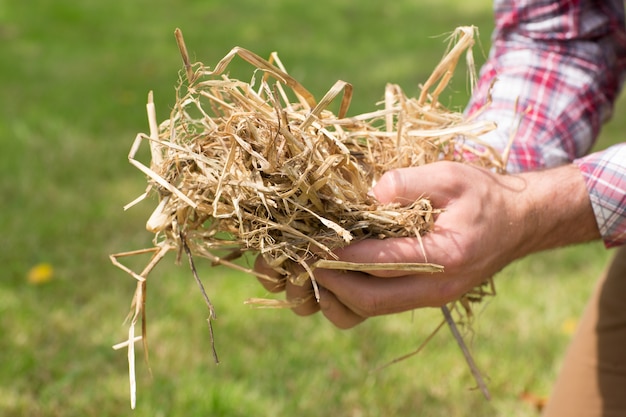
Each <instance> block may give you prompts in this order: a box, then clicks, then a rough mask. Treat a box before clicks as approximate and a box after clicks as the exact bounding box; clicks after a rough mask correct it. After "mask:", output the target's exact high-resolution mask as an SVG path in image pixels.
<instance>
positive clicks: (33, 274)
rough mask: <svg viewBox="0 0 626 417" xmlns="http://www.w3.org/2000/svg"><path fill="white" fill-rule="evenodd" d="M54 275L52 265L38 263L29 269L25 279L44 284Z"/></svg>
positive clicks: (31, 282)
mask: <svg viewBox="0 0 626 417" xmlns="http://www.w3.org/2000/svg"><path fill="white" fill-rule="evenodd" d="M53 275H54V269H53V268H52V265H50V264H48V263H40V264H37V265H35V266H33V267H32V268H31V269H30V270H29V271H28V275H27V276H26V279H27V280H28V282H29V283H30V284H33V285H39V284H45V283H46V282H50V280H52V276H53Z"/></svg>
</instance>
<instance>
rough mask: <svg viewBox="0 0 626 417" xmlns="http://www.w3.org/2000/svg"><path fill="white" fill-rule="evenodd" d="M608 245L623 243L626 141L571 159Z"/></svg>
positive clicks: (625, 230)
mask: <svg viewBox="0 0 626 417" xmlns="http://www.w3.org/2000/svg"><path fill="white" fill-rule="evenodd" d="M574 164H576V165H577V166H578V168H579V169H580V172H581V173H582V175H583V177H584V179H585V183H586V185H587V190H588V192H589V199H590V200H591V206H592V207H593V212H594V214H595V216H596V222H597V224H598V229H599V230H600V235H601V236H602V239H603V241H604V244H605V246H606V247H607V248H610V247H614V246H619V245H623V244H624V243H626V143H622V144H619V145H615V146H612V147H610V148H608V149H606V150H604V151H600V152H596V153H592V154H590V155H587V156H585V157H582V158H578V159H575V160H574Z"/></svg>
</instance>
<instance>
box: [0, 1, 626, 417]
mask: <svg viewBox="0 0 626 417" xmlns="http://www.w3.org/2000/svg"><path fill="white" fill-rule="evenodd" d="M379 3H380V4H379ZM379 3H377V2H351V1H348V0H341V1H329V0H323V1H317V2H306V3H305V2H300V1H295V0H281V1H278V0H267V1H263V2H259V1H252V0H240V1H232V2H225V1H222V2H218V1H217V0H210V1H188V2H186V3H185V4H184V5H181V4H179V3H176V2H170V1H164V2H149V1H145V0H138V1H119V0H118V1H109V2H102V1H96V0H85V1H81V2H71V1H69V0H58V1H55V2H51V1H45V0H32V1H29V2H23V1H18V0H5V1H4V2H2V3H0V45H2V46H1V47H0V51H1V52H2V59H1V60H0V80H1V81H0V83H1V86H0V108H2V113H1V115H0V177H1V178H2V180H1V181H0V195H1V196H2V202H1V203H0V210H1V211H0V213H1V214H0V231H1V232H2V239H1V240H0V245H1V249H2V250H0V264H1V265H2V269H1V275H0V415H2V416H7V417H12V416H24V415H28V416H34V417H37V416H81V417H82V416H119V415H135V416H138V417H139V416H166V415H167V416H170V415H181V416H296V415H297V416H319V415H339V416H390V415H395V416H404V415H406V416H409V415H410V416H414V415H421V416H467V415H482V416H492V415H493V416H533V415H537V413H536V412H535V410H534V409H533V408H532V406H530V405H528V404H526V403H524V402H522V401H520V399H519V396H520V394H521V393H522V392H524V391H525V390H528V391H530V392H532V393H534V394H536V395H539V396H547V395H549V392H550V388H551V383H552V381H553V379H554V376H555V374H556V372H557V370H558V366H559V361H560V358H561V355H562V352H563V349H564V348H565V346H566V345H567V341H568V338H569V334H567V333H564V331H563V330H562V327H563V325H564V323H567V322H568V321H570V320H572V319H575V318H576V317H577V316H578V315H579V314H580V311H581V309H582V306H583V305H584V303H585V299H586V297H587V295H588V293H589V291H590V289H591V287H592V286H593V281H594V278H595V276H596V275H597V274H598V272H599V271H600V269H601V268H602V265H603V263H604V261H605V260H606V258H607V256H608V253H607V252H606V251H605V250H604V249H603V248H602V247H601V245H599V244H593V245H586V246H581V247H577V248H568V249H565V250H560V251H554V252H550V253H546V254H541V255H536V256H533V257H531V258H528V259H526V260H523V261H521V262H517V263H515V264H514V265H511V266H510V267H509V268H507V269H506V270H505V271H503V272H502V273H501V274H500V276H499V277H498V282H497V283H498V291H499V294H498V296H497V297H495V298H493V299H492V300H491V301H490V302H489V303H488V304H486V306H485V308H484V309H482V310H481V313H480V315H479V317H478V318H477V320H476V322H475V323H474V327H473V331H474V332H473V336H472V333H468V338H469V339H471V340H472V346H473V351H474V355H475V358H476V360H477V362H478V363H479V365H480V366H481V367H482V369H483V370H484V372H485V374H486V375H487V376H488V378H489V385H490V388H491V391H492V394H493V397H494V400H493V401H492V402H491V403H487V402H485V401H484V400H483V399H482V397H481V395H480V394H479V393H478V392H476V391H473V390H471V388H472V387H473V386H474V383H473V381H472V379H471V377H470V374H469V372H468V370H467V368H466V365H465V362H464V360H463V358H462V355H461V353H460V351H459V350H458V348H457V346H456V345H455V342H454V341H453V339H452V338H451V336H450V335H449V332H448V331H447V329H445V328H444V330H443V331H442V332H440V334H438V335H437V336H436V337H435V338H434V339H433V340H432V342H431V343H430V344H429V345H428V346H427V348H426V349H425V350H424V351H423V352H422V353H420V354H419V355H418V356H415V357H413V358H411V359H408V360H406V361H405V362H402V363H400V364H397V365H394V366H391V367H389V368H387V369H385V370H383V371H380V372H373V370H374V369H375V368H376V367H378V366H379V365H381V364H383V363H385V362H387V361H389V360H392V359H394V358H396V357H398V356H401V355H403V354H405V353H407V352H410V351H412V350H413V349H415V348H416V347H417V345H419V343H420V342H421V341H422V340H424V338H425V337H426V336H427V335H428V334H429V333H430V332H431V330H432V329H433V328H434V327H435V326H436V325H437V324H438V322H439V320H440V315H439V314H438V312H437V311H436V310H424V311H419V312H415V313H406V314H401V315H396V316H390V317H380V318H377V319H373V320H369V321H368V322H367V323H365V324H363V325H361V326H359V327H357V328H355V329H353V330H350V331H339V330H337V329H335V328H333V327H332V326H331V325H330V324H329V323H327V322H326V321H325V320H323V318H321V317H317V316H316V317H310V318H300V317H297V316H295V315H293V314H292V313H291V312H289V311H276V310H254V309H251V308H249V307H247V306H244V305H243V301H244V300H245V299H246V298H248V297H252V296H265V295H266V294H265V293H264V291H263V290H262V289H261V287H260V286H259V285H258V284H257V283H256V282H255V280H254V279H253V278H251V277H247V276H242V275H238V274H234V273H232V272H231V271H229V270H224V269H221V268H209V267H208V265H205V264H201V265H200V275H201V276H202V278H203V280H204V282H205V286H206V289H207V291H208V293H209V295H210V296H211V297H212V300H213V302H214V304H215V306H216V309H217V314H218V320H217V322H216V323H215V332H216V343H217V350H218V353H219V355H220V358H221V364H220V365H219V366H215V365H214V364H213V361H212V358H211V353H210V342H209V335H208V330H207V328H206V322H205V318H206V316H207V311H206V307H205V306H204V303H203V300H202V297H201V295H200V292H199V291H198V289H197V288H196V284H195V282H194V281H193V278H192V277H191V275H190V272H189V271H188V269H187V268H186V267H184V266H181V267H178V266H176V265H174V258H173V257H168V258H167V259H166V260H165V261H164V262H163V263H162V264H161V265H160V268H159V269H158V270H157V271H155V273H154V274H153V275H152V276H151V282H150V285H149V288H148V315H149V319H150V322H149V335H150V338H149V341H150V344H151V350H150V355H151V356H150V358H151V361H150V364H151V368H152V376H150V374H149V372H148V370H147V367H146V366H145V365H144V363H143V362H142V359H141V358H142V355H141V354H139V361H138V406H137V410H135V411H134V412H131V411H130V409H129V400H128V382H127V368H126V366H127V365H126V356H125V354H124V352H116V351H113V350H112V349H111V346H112V345H113V344H115V343H117V342H119V341H121V340H123V339H124V337H125V335H126V326H125V325H124V324H123V320H124V318H125V316H126V313H127V311H128V308H129V303H130V299H131V296H132V292H133V289H134V282H133V280H132V279H131V278H129V277H127V276H126V275H125V274H123V273H122V272H120V271H118V270H117V269H115V268H114V267H113V266H112V265H110V263H109V261H108V255H109V254H110V253H113V252H120V251H125V250H131V249H136V248H141V247H146V246H149V244H150V238H151V236H149V235H148V233H147V232H145V231H144V228H143V225H144V223H145V220H146V218H147V216H148V214H149V213H150V211H151V204H150V203H143V204H141V205H139V206H137V207H134V208H132V209H131V210H129V211H127V212H123V211H122V206H123V205H124V204H126V203H127V202H129V201H131V200H132V199H134V198H135V197H136V196H137V195H139V194H140V193H141V192H142V191H143V189H144V187H145V181H144V179H143V178H142V176H141V175H140V174H139V172H138V171H136V170H135V169H133V168H132V167H131V166H130V165H129V164H128V163H127V159H126V154H127V152H128V149H129V147H130V144H131V142H132V140H133V138H134V136H135V135H136V133H138V132H140V131H146V130H147V123H146V118H145V100H146V96H147V93H148V91H149V90H154V92H155V99H156V104H157V112H158V116H159V118H160V119H163V118H164V117H166V115H167V114H168V109H169V106H170V105H171V104H172V103H173V97H174V85H175V82H176V78H177V72H178V71H179V69H180V67H181V64H180V58H179V55H178V51H177V48H176V44H175V42H174V38H173V31H174V28H176V27H180V28H181V29H182V30H183V32H184V34H185V37H186V41H187V45H188V47H189V49H190V53H191V54H192V57H193V58H194V59H197V60H201V61H203V62H205V63H206V64H209V65H213V64H214V63H216V62H217V61H218V60H219V59H220V58H221V57H222V56H223V55H225V54H226V53H227V52H228V50H229V49H230V48H232V47H233V46H235V45H240V46H243V47H246V48H249V49H251V50H253V51H255V52H257V53H259V54H260V55H263V56H267V55H268V54H269V53H270V52H271V51H278V52H279V54H280V57H281V59H282V61H283V62H284V64H285V65H286V66H287V68H288V69H289V71H290V73H292V74H293V75H294V76H295V77H296V78H298V79H299V80H300V81H301V82H302V83H303V84H304V85H305V86H307V87H308V88H310V89H311V91H312V92H313V93H314V94H315V95H316V96H317V97H321V95H323V94H324V93H325V92H326V91H327V90H328V88H330V86H331V85H332V84H333V83H334V82H335V81H336V80H337V79H343V80H346V81H349V82H351V83H353V84H354V86H355V98H354V101H353V105H352V110H351V112H352V113H353V114H356V113H359V112H363V111H368V110H372V109H373V106H374V103H375V102H377V101H378V100H380V99H381V97H382V93H383V90H384V86H385V84H386V83H387V82H394V83H398V84H400V85H401V86H402V87H403V88H404V89H405V91H406V92H407V93H408V94H416V93H417V91H418V84H419V83H420V82H423V81H424V80H425V78H426V77H427V76H428V75H429V73H430V71H431V70H432V67H433V66H434V65H435V64H436V63H437V62H438V60H439V58H440V57H441V55H442V54H443V51H444V47H445V42H444V37H442V36H438V35H441V34H443V33H446V32H450V31H451V30H453V29H454V28H455V27H456V26H459V25H466V24H474V25H477V26H478V27H479V28H480V29H481V42H482V45H483V47H484V50H487V49H488V45H489V33H490V31H491V26H492V20H491V11H490V2H489V1H486V0H481V1H479V2H471V4H468V3H469V2H462V1H454V0H447V1H445V2H443V1H440V2H437V1H432V0H431V1H424V2H415V1H408V0H397V1H394V2H391V3H390V2H387V3H386V4H384V5H383V3H382V2H379ZM476 55H477V57H478V60H479V62H481V61H482V59H481V57H482V53H481V52H480V50H477V52H476ZM246 68H247V67H246V66H245V65H244V64H242V63H240V62H237V63H235V64H234V66H233V69H232V71H233V73H234V74H239V73H241V74H246V72H245V71H246ZM460 74H462V73H460ZM465 81H466V80H465V78H464V77H463V76H457V77H456V79H455V82H454V84H453V86H452V88H451V89H450V90H449V92H448V94H449V97H448V96H444V97H443V98H442V99H443V100H444V101H445V100H447V101H448V103H449V104H450V105H452V106H455V107H458V108H461V107H462V106H463V103H465V102H466V100H467V95H466V94H467V90H466V84H465ZM623 108H624V103H623V101H622V102H620V106H619V107H618V110H617V112H618V113H619V112H620V111H622V110H620V109H623ZM618 119H619V118H616V120H614V121H613V122H612V123H611V124H610V125H609V126H608V127H607V129H606V131H605V134H604V135H603V137H602V140H601V141H600V145H599V146H607V145H608V144H610V143H613V142H616V141H618V140H619V139H620V138H619V136H618V135H619V132H620V131H621V132H624V131H626V122H624V121H623V120H622V121H620V120H618ZM496 238H497V237H496ZM502 238H504V237H502ZM43 262H47V263H50V264H51V265H52V266H53V267H54V271H55V273H54V277H53V279H52V281H51V282H49V283H47V284H42V285H31V284H29V283H28V282H27V280H26V276H27V273H28V270H29V269H30V268H31V267H32V266H34V265H37V264H39V263H43Z"/></svg>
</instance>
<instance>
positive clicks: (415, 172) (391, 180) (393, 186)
mask: <svg viewBox="0 0 626 417" xmlns="http://www.w3.org/2000/svg"><path fill="white" fill-rule="evenodd" d="M432 171H433V170H432V169H430V167H429V166H428V165H425V166H420V167H410V168H400V169H394V170H392V171H388V172H386V173H385V174H384V175H383V176H382V177H381V178H380V180H379V181H378V182H377V183H376V185H375V186H374V188H372V193H373V194H374V196H375V197H376V199H377V200H378V201H379V202H380V203H382V204H387V203H399V204H402V205H409V204H411V203H413V202H414V201H415V200H417V199H419V198H421V197H424V196H427V195H428V194H430V193H432V191H433V190H435V189H437V187H436V184H435V182H440V181H435V180H434V179H433V174H435V173H434V172H432Z"/></svg>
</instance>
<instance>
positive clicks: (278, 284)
mask: <svg viewBox="0 0 626 417" xmlns="http://www.w3.org/2000/svg"><path fill="white" fill-rule="evenodd" d="M254 270H255V271H256V272H257V273H258V274H259V275H258V276H257V279H258V280H259V282H260V283H261V285H263V287H264V288H265V289H266V290H268V291H269V292H274V293H276V292H281V291H284V290H285V282H286V281H287V280H286V279H285V277H284V276H281V275H280V274H279V273H278V272H276V271H275V270H274V269H273V268H271V267H270V266H269V265H268V264H267V263H266V262H265V260H264V259H263V257H262V256H257V257H256V259H255V261H254ZM262 276H266V277H268V278H270V279H264V278H262Z"/></svg>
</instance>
